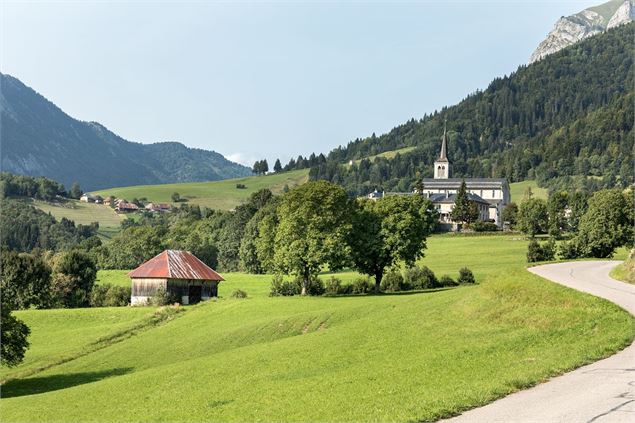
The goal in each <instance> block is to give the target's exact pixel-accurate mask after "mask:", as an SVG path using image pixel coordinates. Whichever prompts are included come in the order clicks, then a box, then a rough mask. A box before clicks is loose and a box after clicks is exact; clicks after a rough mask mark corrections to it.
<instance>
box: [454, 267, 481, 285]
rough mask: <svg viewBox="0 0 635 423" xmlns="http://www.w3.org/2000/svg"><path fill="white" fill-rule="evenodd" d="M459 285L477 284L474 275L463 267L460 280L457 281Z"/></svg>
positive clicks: (460, 271)
mask: <svg viewBox="0 0 635 423" xmlns="http://www.w3.org/2000/svg"><path fill="white" fill-rule="evenodd" d="M456 281H457V282H458V283H459V284H468V283H469V284H473V283H476V279H474V274H473V273H472V271H471V270H470V269H468V268H467V267H462V268H461V269H460V270H459V278H458V279H457V280H456Z"/></svg>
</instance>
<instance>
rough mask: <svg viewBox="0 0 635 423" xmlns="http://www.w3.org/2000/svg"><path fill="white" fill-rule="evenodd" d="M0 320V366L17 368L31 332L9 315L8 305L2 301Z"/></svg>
mask: <svg viewBox="0 0 635 423" xmlns="http://www.w3.org/2000/svg"><path fill="white" fill-rule="evenodd" d="M3 298H4V297H3ZM0 319H1V320H0V364H2V365H3V366H7V367H13V366H17V365H18V364H20V363H21V362H22V359H23V358H24V353H25V352H26V350H27V348H28V347H29V341H28V339H27V338H28V336H29V333H30V332H31V331H30V330H29V327H28V326H27V325H26V324H24V322H23V321H21V320H19V319H17V318H16V317H15V316H13V315H12V314H11V307H10V305H9V304H7V303H5V302H4V301H2V304H0Z"/></svg>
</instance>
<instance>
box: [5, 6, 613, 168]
mask: <svg viewBox="0 0 635 423" xmlns="http://www.w3.org/2000/svg"><path fill="white" fill-rule="evenodd" d="M600 3H602V0H596V1H584V0H566V1H565V0H563V1H558V0H555V1H549V0H543V1H536V0H535V1H513V0H507V1H467V0H464V1H409V2H370V1H368V2H363V1H362V2H360V1H337V2H335V1H312V2H299V1H297V2H296V1H268V2H254V1H251V2H211V1H179V2H174V1H173V2H169V1H136V2H133V1H90V0H88V1H63V2H62V1H58V2H49V1H25V0H20V1H11V0H2V2H1V3H0V71H1V72H3V73H7V74H10V75H13V76H15V77H17V78H18V79H20V80H21V81H22V82H24V83H25V84H27V85H29V86H30V87H31V88H33V89H35V90H36V91H37V92H39V93H40V94H42V95H43V96H44V97H46V98H48V99H49V100H50V101H52V102H53V103H55V104H56V105H57V106H58V107H60V108H61V109H62V110H64V111H65V112H66V113H67V114H69V115H70V116H72V117H74V118H77V119H80V120H85V121H97V122H100V123H101V124H103V125H104V126H106V127H107V128H109V129H110V130H111V131H113V132H115V133H117V134H118V135H120V136H122V137H123V138H125V139H128V140H130V141H136V142H142V143H152V142H158V141H179V142H182V143H183V144H185V145H187V146H190V147H198V148H204V149H208V150H215V151H218V152H220V153H222V154H224V155H225V156H227V157H229V158H230V159H232V160H234V161H238V162H241V163H243V164H247V165H251V164H253V162H254V161H255V160H257V159H262V158H266V159H267V160H268V162H269V166H270V167H273V163H274V161H275V159H276V158H280V159H281V161H282V162H283V164H284V163H286V162H287V161H288V160H289V159H290V158H291V157H297V156H298V155H299V154H302V155H303V156H307V155H309V154H310V153H311V152H317V153H320V152H324V153H327V152H328V151H330V150H331V149H332V148H334V147H337V146H338V145H345V144H347V143H348V142H349V141H352V140H354V139H355V138H358V137H359V138H361V137H365V136H369V135H371V134H372V133H376V134H378V135H379V134H382V133H384V132H387V131H389V130H390V129H391V128H393V127H394V126H396V125H399V124H401V123H404V122H406V121H407V120H409V119H410V118H417V119H418V118H421V117H422V116H423V115H424V113H428V114H429V113H432V112H434V111H435V110H438V109H440V108H442V107H443V106H449V105H452V104H455V103H457V102H459V101H460V100H461V99H462V98H464V97H465V96H466V95H468V94H470V93H472V92H474V91H475V90H477V89H485V88H487V85H488V84H489V82H490V81H491V80H492V79H494V78H495V77H498V76H503V75H506V74H509V73H510V72H513V71H514V70H515V69H516V68H517V67H518V66H519V65H521V64H524V63H526V62H527V59H528V58H529V56H530V55H531V53H532V51H533V50H534V49H535V48H536V46H537V45H538V44H539V43H540V41H542V40H543V39H544V38H545V36H546V34H547V33H548V32H549V31H550V30H551V28H552V27H553V25H554V23H555V22H556V20H557V19H558V18H559V17H560V16H566V15H571V14H573V13H577V12H579V11H580V10H582V9H584V8H586V7H589V6H593V5H597V4H600Z"/></svg>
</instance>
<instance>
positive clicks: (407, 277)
mask: <svg viewBox="0 0 635 423" xmlns="http://www.w3.org/2000/svg"><path fill="white" fill-rule="evenodd" d="M404 282H405V285H406V286H408V287H410V288H411V289H430V288H436V287H438V286H439V281H438V279H437V277H436V276H435V274H434V272H433V271H432V270H430V269H429V268H428V267H427V266H421V267H418V266H414V267H411V268H409V269H406V271H405V272H404Z"/></svg>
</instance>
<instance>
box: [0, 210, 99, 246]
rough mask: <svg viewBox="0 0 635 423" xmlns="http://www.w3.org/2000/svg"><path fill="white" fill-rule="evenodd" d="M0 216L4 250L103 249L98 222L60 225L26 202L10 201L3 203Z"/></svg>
mask: <svg viewBox="0 0 635 423" xmlns="http://www.w3.org/2000/svg"><path fill="white" fill-rule="evenodd" d="M0 213H1V214H2V219H1V220H0V233H2V239H1V245H2V247H3V248H8V249H11V250H15V251H20V252H28V251H32V250H34V249H41V250H53V251H61V250H70V249H73V248H75V247H78V248H81V249H85V250H90V249H91V248H93V247H95V246H98V245H101V241H100V239H99V238H98V237H97V230H98V229H99V224H98V223H97V222H94V223H91V224H90V225H75V222H73V221H72V220H69V219H66V218H64V217H63V218H62V219H61V220H59V221H57V220H56V219H55V218H54V217H53V216H51V215H50V214H48V213H44V212H43V211H42V210H39V209H37V208H35V207H33V206H32V205H30V204H28V203H26V202H24V201H22V200H15V199H10V198H5V199H3V200H2V201H1V202H0Z"/></svg>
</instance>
